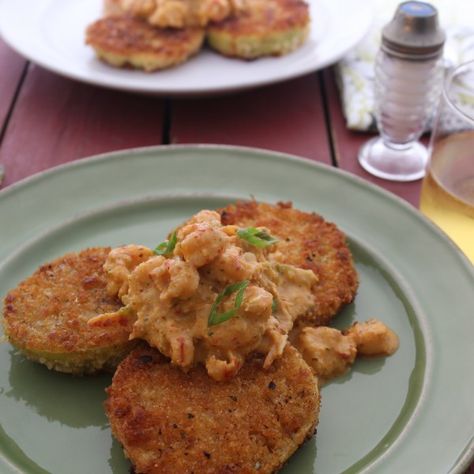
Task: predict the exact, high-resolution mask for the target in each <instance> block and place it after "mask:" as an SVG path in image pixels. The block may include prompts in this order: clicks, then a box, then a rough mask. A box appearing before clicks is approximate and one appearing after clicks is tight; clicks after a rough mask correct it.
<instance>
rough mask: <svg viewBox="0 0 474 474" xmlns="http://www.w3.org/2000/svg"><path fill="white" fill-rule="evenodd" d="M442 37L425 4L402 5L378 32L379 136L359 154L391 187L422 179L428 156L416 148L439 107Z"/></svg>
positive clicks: (367, 167) (368, 168) (431, 10)
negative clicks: (398, 183) (387, 180)
mask: <svg viewBox="0 0 474 474" xmlns="http://www.w3.org/2000/svg"><path fill="white" fill-rule="evenodd" d="M444 41H445V35H444V32H443V31H442V30H441V29H440V27H439V24H438V12H437V10H436V9H435V8H434V7H433V6H432V5H430V4H429V3H424V2H417V1H410V2H404V3H401V4H400V5H399V6H398V8H397V11H396V13H395V16H394V18H393V20H392V21H391V22H390V23H389V24H388V25H387V26H385V28H384V29H383V32H382V46H381V49H380V51H379V53H378V55H377V58H376V64H375V117H376V119H377V126H378V129H379V131H380V136H379V137H376V138H374V139H372V140H370V141H369V142H367V143H366V144H365V145H364V146H363V147H362V148H361V150H360V151H359V163H360V164H361V165H362V167H363V168H364V169H365V170H366V171H368V172H369V173H371V174H373V175H375V176H378V177H380V178H385V179H389V180H393V181H413V180H416V179H420V178H422V177H423V176H424V174H425V168H426V163H427V161H428V150H427V149H426V147H425V146H424V145H422V144H421V143H419V142H418V139H419V138H420V136H421V134H422V133H423V131H424V130H425V128H426V125H427V122H428V120H429V119H430V117H431V116H432V114H433V111H434V108H435V106H436V105H437V103H438V100H439V95H440V91H441V86H442V79H443V68H442V51H443V45H444Z"/></svg>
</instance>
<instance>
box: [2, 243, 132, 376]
mask: <svg viewBox="0 0 474 474" xmlns="http://www.w3.org/2000/svg"><path fill="white" fill-rule="evenodd" d="M109 251H110V249H109V248H105V247H99V248H89V249H87V250H84V251H82V252H80V253H69V254H67V255H64V256H63V257H61V258H58V259H56V260H54V261H52V262H50V263H47V264H45V265H42V266H41V267H40V268H38V270H36V272H35V273H34V274H33V275H31V276H30V277H29V278H27V279H26V280H24V281H23V282H21V283H20V284H19V285H18V286H17V287H16V288H15V289H13V290H11V291H10V292H9V293H8V294H7V295H6V297H5V299H4V308H3V326H4V330H5V334H6V336H7V338H8V340H9V341H10V342H11V344H12V345H13V346H15V347H17V348H18V349H19V350H20V351H22V352H23V353H24V354H25V355H26V356H27V357H28V358H29V359H31V360H34V361H37V362H41V363H43V364H45V365H46V366H47V367H49V368H50V369H55V370H58V371H60V372H67V373H72V374H88V373H93V372H97V371H100V370H102V369H104V370H109V369H113V368H115V367H116V366H117V364H118V363H119V362H120V361H121V360H122V359H123V358H124V357H125V356H126V355H127V354H128V353H129V352H130V350H131V349H132V348H134V347H135V346H136V342H129V340H128V338H129V335H130V332H131V328H132V325H133V320H134V319H133V318H131V317H129V316H128V315H125V317H124V318H122V319H120V322H119V323H118V324H113V325H111V326H110V327H102V328H92V327H90V326H89V325H88V324H87V321H88V320H89V319H90V318H92V317H94V316H97V315H99V314H102V313H109V312H110V313H113V312H116V311H118V310H120V308H121V306H122V305H121V303H120V301H119V300H118V299H117V298H114V297H111V296H109V295H108V294H107V291H106V276H105V273H104V270H103V268H102V267H103V265H104V262H105V259H106V258H107V255H108V253H109Z"/></svg>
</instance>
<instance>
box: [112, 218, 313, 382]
mask: <svg viewBox="0 0 474 474" xmlns="http://www.w3.org/2000/svg"><path fill="white" fill-rule="evenodd" d="M238 230H239V229H238V228H237V227H236V226H223V225H222V224H221V221H220V215H219V214H218V213H217V212H214V211H206V210H205V211H201V212H199V213H198V214H196V215H195V216H193V217H192V218H191V219H190V220H189V221H188V222H187V223H185V224H184V225H183V226H182V227H181V228H180V229H179V230H178V231H177V232H176V234H175V235H176V243H175V246H174V249H173V250H172V253H171V254H170V255H166V256H162V255H154V253H153V251H151V250H150V249H148V248H146V247H143V246H137V245H127V246H124V247H119V248H116V249H114V250H112V251H111V252H110V255H109V257H108V259H107V261H106V263H105V266H104V268H105V270H106V273H107V275H108V280H109V283H108V290H109V291H110V293H111V294H115V295H118V296H119V297H120V298H121V299H122V301H123V302H124V304H125V305H127V306H128V307H129V308H131V309H132V310H133V312H134V313H135V314H136V318H137V319H136V322H135V324H134V327H133V332H132V334H131V338H141V339H145V340H146V341H147V342H148V343H149V344H150V345H151V346H153V347H156V348H157V349H159V350H160V351H161V352H162V353H163V354H165V355H166V356H168V357H170V358H171V361H172V363H173V364H175V365H177V366H180V367H182V368H183V369H188V368H190V367H192V366H193V365H195V364H196V363H203V364H204V365H205V366H206V369H207V371H208V373H209V375H210V376H211V377H212V378H214V379H215V380H220V381H222V380H227V379H229V378H232V377H233V376H234V375H235V374H236V373H237V372H238V370H239V369H240V367H241V366H242V364H243V363H244V361H245V358H246V356H247V355H248V354H249V353H251V352H254V351H257V352H260V353H263V354H265V356H266V357H265V361H264V367H268V366H270V365H271V364H272V362H273V361H274V360H275V359H276V358H278V357H280V356H281V354H282V353H283V350H284V347H285V345H286V342H287V338H288V333H289V331H290V330H291V329H292V327H293V323H294V321H295V320H296V319H297V318H298V316H300V315H302V314H304V313H306V312H307V311H308V310H309V309H310V308H311V306H312V305H313V304H314V300H313V296H312V293H311V288H312V286H313V285H314V284H315V283H317V277H316V276H315V275H314V273H313V272H312V271H311V270H303V269H300V268H297V267H294V266H292V265H284V264H281V263H277V262H272V261H271V259H270V258H269V256H270V252H269V249H270V248H271V245H269V246H268V247H266V248H258V247H256V246H254V245H252V244H250V243H249V242H248V241H246V240H244V239H243V238H242V237H240V236H239V234H238V232H237V231H238ZM234 286H237V287H238V288H239V289H240V290H241V291H240V293H241V295H240V296H241V301H240V302H238V299H239V291H237V289H236V290H235V291H230V290H231V289H232V288H233V287H234ZM218 298H220V300H218ZM217 302H218V303H219V304H216V303H217ZM212 313H214V316H217V322H216V321H215V320H213V319H212V317H211V314H212ZM226 314H227V315H229V314H231V316H230V317H228V318H227V319H225V317H224V320H222V321H220V316H222V315H226ZM105 316H106V315H105Z"/></svg>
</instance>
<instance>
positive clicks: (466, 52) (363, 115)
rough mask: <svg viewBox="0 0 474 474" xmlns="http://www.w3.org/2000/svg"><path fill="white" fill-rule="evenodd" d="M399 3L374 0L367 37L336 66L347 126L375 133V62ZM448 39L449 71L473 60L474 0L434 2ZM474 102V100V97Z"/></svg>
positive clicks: (446, 57) (445, 55)
mask: <svg viewBox="0 0 474 474" xmlns="http://www.w3.org/2000/svg"><path fill="white" fill-rule="evenodd" d="M399 3H400V1H394V0H373V7H374V12H375V13H374V21H373V23H372V27H371V29H370V31H369V32H368V33H367V35H366V36H365V38H364V39H363V40H362V41H361V42H360V43H359V44H358V45H357V46H356V47H355V48H354V49H353V50H352V51H350V52H349V53H348V54H347V55H346V56H345V57H344V58H343V59H342V60H341V61H340V62H339V63H338V64H337V66H336V77H337V81H338V86H339V91H340V94H341V99H342V106H343V110H344V115H345V118H346V123H347V127H348V128H350V129H352V130H361V131H364V130H371V131H373V130H376V122H375V117H374V92H373V88H374V63H375V56H376V54H377V52H378V50H379V47H380V39H381V31H382V28H383V26H384V25H386V24H387V23H388V22H389V21H390V20H391V19H392V18H393V15H394V13H395V11H396V9H397V6H398V4H399ZM429 3H431V4H432V5H434V6H435V7H436V8H437V9H438V12H439V18H440V23H441V26H442V27H443V28H444V30H445V32H446V36H447V40H446V43H445V46H444V56H443V59H444V66H445V68H446V70H447V71H448V70H449V69H451V68H453V67H455V66H457V65H459V64H461V63H464V62H467V61H471V60H474V22H473V21H472V19H473V18H474V1H472V0H433V1H430V2H429ZM473 100H474V98H473Z"/></svg>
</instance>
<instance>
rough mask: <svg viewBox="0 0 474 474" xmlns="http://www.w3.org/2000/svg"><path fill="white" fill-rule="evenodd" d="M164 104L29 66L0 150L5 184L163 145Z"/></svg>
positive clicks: (154, 98)
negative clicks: (57, 167) (100, 156)
mask: <svg viewBox="0 0 474 474" xmlns="http://www.w3.org/2000/svg"><path fill="white" fill-rule="evenodd" d="M163 118H164V101H163V99H159V98H156V97H146V96H140V95H132V94H128V93H123V92H120V91H112V90H106V89H102V88H97V87H93V86H89V85H86V84H81V83H79V82H75V81H71V80H69V79H65V78H63V77H60V76H57V75H55V74H52V73H50V72H48V71H46V70H44V69H42V68H40V67H37V66H34V65H32V66H30V69H29V71H28V74H27V76H26V79H25V82H24V85H23V87H22V90H21V92H20V95H19V97H18V100H17V104H16V106H15V110H14V112H13V114H12V116H11V120H10V123H9V125H8V129H7V131H6V135H5V138H4V140H3V143H2V147H1V149H0V163H3V165H4V166H5V183H4V184H5V185H8V184H11V183H13V182H15V181H18V180H20V179H22V178H24V177H26V176H29V175H31V174H33V173H36V172H38V171H41V170H44V169H48V168H51V167H52V166H55V165H59V164H62V163H66V162H69V161H73V160H76V159H78V158H81V157H85V156H90V155H94V154H97V153H103V152H108V151H112V150H119V149H123V148H131V147H138V146H147V145H159V144H161V142H162V133H163Z"/></svg>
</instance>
